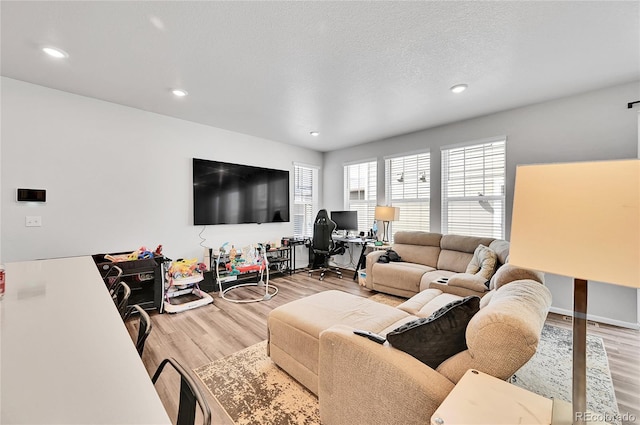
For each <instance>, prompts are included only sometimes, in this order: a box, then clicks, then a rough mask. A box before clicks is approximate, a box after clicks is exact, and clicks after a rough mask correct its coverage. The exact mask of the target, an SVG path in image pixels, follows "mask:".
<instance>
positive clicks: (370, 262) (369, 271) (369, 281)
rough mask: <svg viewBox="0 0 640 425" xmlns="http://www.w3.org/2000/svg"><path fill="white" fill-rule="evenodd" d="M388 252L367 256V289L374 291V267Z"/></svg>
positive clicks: (376, 252)
mask: <svg viewBox="0 0 640 425" xmlns="http://www.w3.org/2000/svg"><path fill="white" fill-rule="evenodd" d="M382 254H386V251H382V250H379V251H373V252H370V253H368V254H367V282H366V284H365V288H369V289H373V265H374V264H375V263H377V262H378V258H380V256H381V255H382Z"/></svg>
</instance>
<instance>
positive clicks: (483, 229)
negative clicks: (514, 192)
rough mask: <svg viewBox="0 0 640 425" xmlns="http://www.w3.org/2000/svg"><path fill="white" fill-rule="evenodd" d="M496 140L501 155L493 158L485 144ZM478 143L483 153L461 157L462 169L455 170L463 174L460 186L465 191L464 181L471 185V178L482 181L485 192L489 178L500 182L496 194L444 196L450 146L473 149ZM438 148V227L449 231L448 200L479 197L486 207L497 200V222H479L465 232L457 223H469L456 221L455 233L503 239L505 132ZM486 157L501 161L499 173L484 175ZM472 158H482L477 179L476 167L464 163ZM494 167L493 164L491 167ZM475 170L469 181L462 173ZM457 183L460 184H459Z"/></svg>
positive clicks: (504, 224) (465, 173)
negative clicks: (439, 187)
mask: <svg viewBox="0 0 640 425" xmlns="http://www.w3.org/2000/svg"><path fill="white" fill-rule="evenodd" d="M496 144H501V145H502V153H501V158H500V157H497V158H496V157H494V158H493V159H492V158H491V156H492V155H495V154H489V155H488V154H487V149H488V148H489V147H492V146H493V145H496ZM479 147H481V148H482V149H483V154H482V155H479V156H475V157H469V158H466V157H465V158H464V160H463V169H462V171H460V170H459V171H458V172H462V173H463V174H464V175H465V180H464V181H463V182H462V184H461V185H462V190H463V191H466V190H467V187H466V186H468V185H472V184H473V183H472V182H473V181H474V180H475V184H478V182H480V181H481V182H482V185H483V186H484V190H483V192H485V193H489V192H487V190H486V189H487V185H490V184H491V182H492V181H493V184H494V185H495V184H496V183H497V182H500V183H501V189H500V193H499V194H493V193H492V194H490V195H484V194H483V195H475V196H472V195H464V194H463V195H462V196H448V193H449V192H450V189H451V188H450V186H451V185H449V184H448V183H449V181H450V179H449V176H450V175H451V172H450V171H451V168H452V165H451V158H450V154H451V152H452V151H454V150H460V149H462V150H464V151H466V152H468V151H469V150H472V149H477V148H479ZM440 150H441V172H440V178H441V230H442V233H443V234H447V233H450V229H451V227H452V225H451V223H450V215H449V211H450V207H451V204H452V203H462V202H471V203H476V202H478V203H481V202H483V201H485V202H488V203H489V204H488V207H489V208H493V206H492V205H491V203H493V204H494V205H495V204H497V206H498V207H499V208H500V213H499V216H498V217H499V221H500V223H499V225H497V226H496V225H495V224H490V223H489V224H486V225H485V224H482V225H481V226H479V227H477V228H476V229H474V230H475V231H474V232H466V231H460V227H464V226H467V227H470V224H465V223H462V224H458V231H456V232H455V233H456V234H461V235H469V236H482V237H492V238H496V239H504V237H505V227H506V220H505V210H506V183H507V181H506V165H507V136H497V137H491V138H487V139H481V140H475V141H470V142H466V143H460V144H455V145H447V146H442V147H441V148H440ZM487 158H489V159H491V160H493V161H496V162H497V161H502V167H501V169H502V174H501V175H494V176H492V177H491V176H490V177H487V176H486V171H487V170H488V168H487V162H488V161H487ZM472 161H476V162H477V161H482V164H483V167H482V169H481V170H482V178H481V179H480V178H479V177H478V173H479V170H480V169H478V168H477V167H476V168H474V167H473V166H471V165H469V166H467V165H468V163H470V162H472ZM495 169H496V168H494V170H495ZM474 172H475V173H476V176H475V178H469V181H467V179H466V175H470V174H473V173H474ZM459 185H460V184H459Z"/></svg>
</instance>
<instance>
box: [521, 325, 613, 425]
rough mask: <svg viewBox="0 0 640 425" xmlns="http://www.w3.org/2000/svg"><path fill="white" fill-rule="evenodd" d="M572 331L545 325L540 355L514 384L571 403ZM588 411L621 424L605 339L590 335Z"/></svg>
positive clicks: (588, 338)
mask: <svg viewBox="0 0 640 425" xmlns="http://www.w3.org/2000/svg"><path fill="white" fill-rule="evenodd" d="M572 346H573V341H572V332H571V331H570V330H568V329H563V328H559V327H556V326H550V325H544V328H543V329H542V338H541V339H540V343H539V344H538V349H537V351H536V354H535V355H534V356H533V358H532V359H531V360H529V362H528V363H527V364H525V365H524V366H523V367H522V368H521V369H520V370H518V371H517V372H516V373H515V374H514V375H513V377H511V382H512V383H513V384H515V385H517V386H519V387H522V388H524V389H527V390H529V391H532V392H535V393H537V394H540V395H543V396H545V397H549V398H559V399H561V400H565V401H569V402H570V401H571V398H572V394H571V386H572V376H573V366H572V365H573V350H572ZM587 409H588V410H589V411H591V412H595V413H599V414H602V415H604V417H606V418H607V420H608V422H609V423H611V424H619V423H620V418H619V411H618V402H617V401H616V394H615V391H614V389H613V381H612V380H611V372H610V371H609V361H608V359H607V353H606V352H605V349H604V343H603V341H602V338H600V337H597V336H594V335H587Z"/></svg>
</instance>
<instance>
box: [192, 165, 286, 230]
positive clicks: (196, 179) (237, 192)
mask: <svg viewBox="0 0 640 425" xmlns="http://www.w3.org/2000/svg"><path fill="white" fill-rule="evenodd" d="M287 221H289V171H284V170H274V169H270V168H260V167H252V166H249V165H241V164H231V163H227V162H218V161H209V160H205V159H197V158H194V159H193V224H194V225H196V226H198V225H209V224H242V223H274V222H287Z"/></svg>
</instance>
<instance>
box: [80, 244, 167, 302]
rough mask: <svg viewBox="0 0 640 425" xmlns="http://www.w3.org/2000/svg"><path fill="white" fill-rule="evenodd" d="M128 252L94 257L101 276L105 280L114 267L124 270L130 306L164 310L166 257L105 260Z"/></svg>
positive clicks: (123, 274) (123, 278)
mask: <svg viewBox="0 0 640 425" xmlns="http://www.w3.org/2000/svg"><path fill="white" fill-rule="evenodd" d="M125 254H128V253H127V252H118V253H112V254H95V255H92V258H93V261H94V262H95V263H96V267H97V268H98V270H99V271H100V275H101V276H102V277H103V278H104V276H105V274H106V273H108V272H109V270H110V269H111V267H112V266H114V265H116V266H118V267H120V268H121V269H122V276H121V279H122V281H123V282H124V283H126V284H127V285H128V286H129V288H131V296H130V297H129V304H130V305H133V304H138V305H139V306H140V307H142V308H143V309H145V310H154V309H158V310H159V311H160V310H161V309H162V300H163V292H164V291H163V287H164V273H163V271H162V268H163V263H164V262H165V261H166V260H167V259H166V258H165V257H164V256H161V255H159V256H156V257H155V258H143V259H139V260H129V261H117V262H113V261H110V260H107V259H106V258H105V256H106V255H110V256H116V257H117V256H121V255H125Z"/></svg>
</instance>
